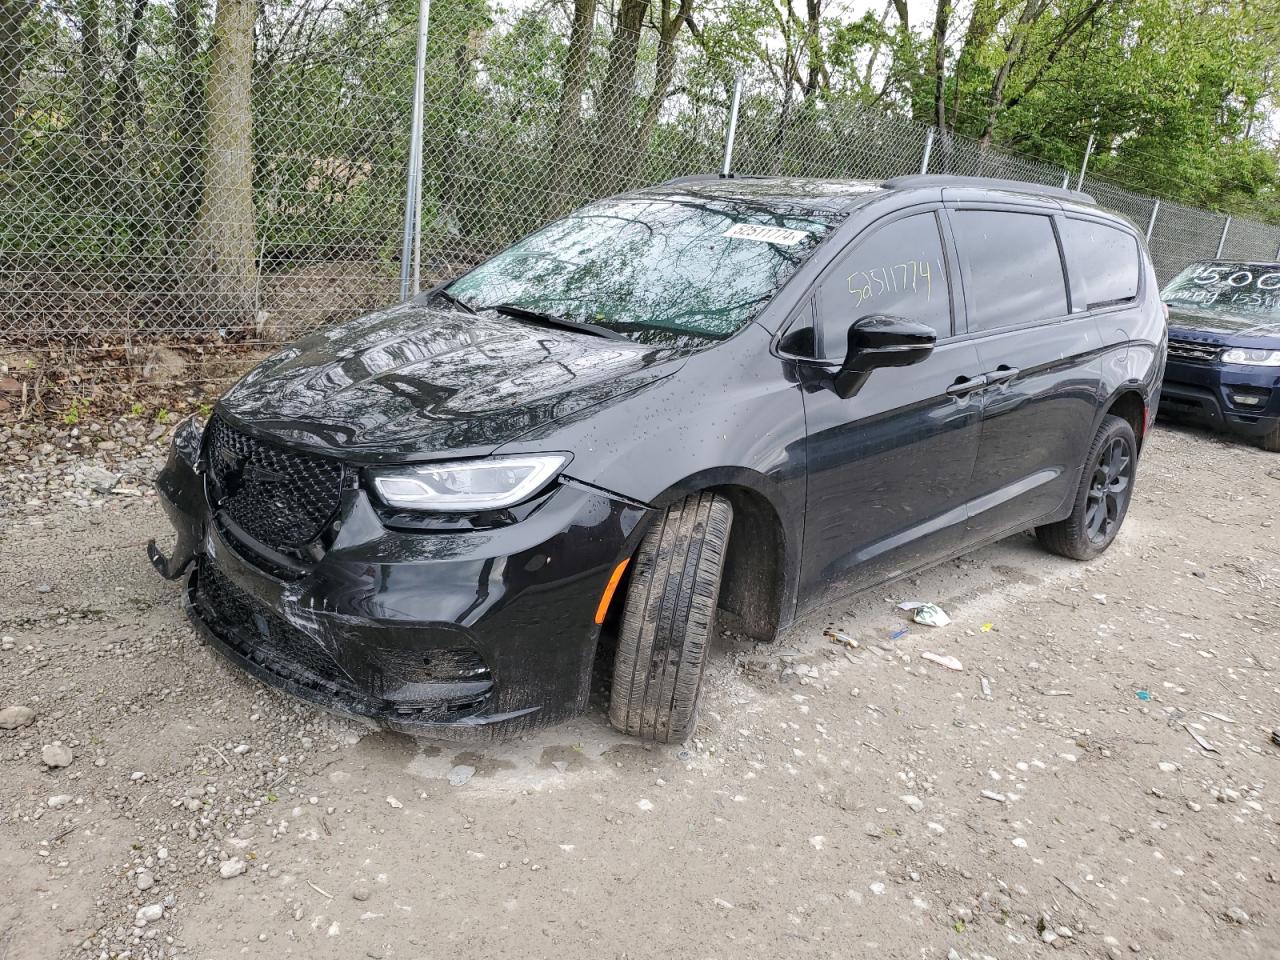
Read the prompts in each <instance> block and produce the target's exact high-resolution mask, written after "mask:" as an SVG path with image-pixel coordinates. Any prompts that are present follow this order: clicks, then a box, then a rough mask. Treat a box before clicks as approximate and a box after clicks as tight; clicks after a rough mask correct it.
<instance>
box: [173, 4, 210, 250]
mask: <svg viewBox="0 0 1280 960" xmlns="http://www.w3.org/2000/svg"><path fill="white" fill-rule="evenodd" d="M199 21H200V0H174V6H173V52H174V63H175V66H176V67H177V73H178V93H179V96H178V102H177V106H176V108H175V109H174V111H173V113H172V117H173V120H172V122H171V123H170V124H169V130H170V131H171V135H172V136H173V145H172V148H171V149H172V151H173V160H172V164H173V169H174V170H175V171H176V173H175V174H174V176H173V181H172V186H171V187H170V189H169V191H168V192H169V197H170V199H169V207H170V209H169V212H168V214H167V216H166V217H165V221H166V223H165V229H166V231H167V233H168V246H169V258H170V261H171V262H172V264H173V266H174V267H176V266H177V265H178V263H177V261H178V260H180V259H181V258H180V256H179V254H178V248H179V246H180V243H181V240H180V231H181V230H182V229H183V224H187V223H191V222H192V221H193V220H194V219H195V217H196V213H197V210H198V204H199V203H200V140H201V130H202V129H203V121H204V118H203V117H202V116H201V113H202V110H201V107H202V105H203V103H202V101H203V96H202V94H203V91H202V90H201V86H200V80H201V71H200V63H199V58H200V37H199V32H198V31H199V25H200V24H199Z"/></svg>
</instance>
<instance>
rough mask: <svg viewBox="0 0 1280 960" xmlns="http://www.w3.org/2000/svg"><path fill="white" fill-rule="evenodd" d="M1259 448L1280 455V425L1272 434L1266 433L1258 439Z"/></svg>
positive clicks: (1278, 424) (1274, 428)
mask: <svg viewBox="0 0 1280 960" xmlns="http://www.w3.org/2000/svg"><path fill="white" fill-rule="evenodd" d="M1258 446H1260V447H1261V448H1262V449H1263V450H1267V451H1269V452H1270V453H1280V423H1277V424H1276V425H1275V427H1273V428H1272V430H1271V432H1270V433H1264V434H1263V435H1262V436H1260V437H1259V438H1258Z"/></svg>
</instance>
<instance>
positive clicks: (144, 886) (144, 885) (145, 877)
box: [134, 870, 156, 890]
mask: <svg viewBox="0 0 1280 960" xmlns="http://www.w3.org/2000/svg"><path fill="white" fill-rule="evenodd" d="M134 882H135V883H137V885H138V889H139V890H150V889H151V888H152V887H154V886H155V885H156V878H155V877H154V876H152V874H151V871H150V870H139V871H138V876H137V879H136V880H135V881H134Z"/></svg>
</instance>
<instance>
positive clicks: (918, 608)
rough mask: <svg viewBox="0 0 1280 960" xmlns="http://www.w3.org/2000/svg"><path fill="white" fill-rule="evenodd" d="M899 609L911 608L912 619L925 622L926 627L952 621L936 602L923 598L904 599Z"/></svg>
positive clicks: (943, 625)
mask: <svg viewBox="0 0 1280 960" xmlns="http://www.w3.org/2000/svg"><path fill="white" fill-rule="evenodd" d="M898 609H899V610H910V611H911V619H912V620H914V621H915V622H916V623H921V624H924V625H925V626H926V627H945V626H946V625H947V624H949V623H950V622H951V618H950V617H948V616H947V614H946V612H945V611H944V610H943V609H942V608H941V607H940V606H938V605H937V604H936V603H927V602H925V601H923V600H904V601H902V602H901V603H900V604H898Z"/></svg>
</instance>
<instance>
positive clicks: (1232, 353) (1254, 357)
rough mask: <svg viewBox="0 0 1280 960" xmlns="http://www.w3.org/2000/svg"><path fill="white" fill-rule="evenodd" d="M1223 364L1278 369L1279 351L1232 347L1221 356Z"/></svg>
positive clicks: (1279, 364)
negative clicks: (1240, 364)
mask: <svg viewBox="0 0 1280 960" xmlns="http://www.w3.org/2000/svg"><path fill="white" fill-rule="evenodd" d="M1222 362H1223V363H1244V364H1247V365H1249V366H1251V367H1280V350H1247V349H1245V348H1244V347H1232V348H1231V349H1230V350H1227V351H1226V352H1225V353H1223V354H1222Z"/></svg>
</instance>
